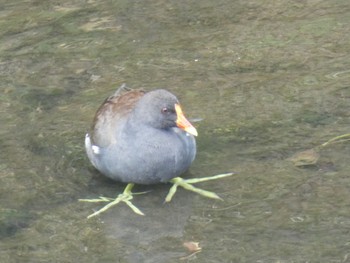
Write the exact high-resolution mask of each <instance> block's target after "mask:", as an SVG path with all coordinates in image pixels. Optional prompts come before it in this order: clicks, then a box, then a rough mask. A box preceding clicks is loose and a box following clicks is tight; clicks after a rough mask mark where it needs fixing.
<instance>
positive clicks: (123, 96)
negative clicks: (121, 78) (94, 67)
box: [91, 85, 145, 147]
mask: <svg viewBox="0 0 350 263" xmlns="http://www.w3.org/2000/svg"><path fill="white" fill-rule="evenodd" d="M144 94H145V91H143V90H131V89H128V88H126V87H125V86H124V85H123V86H121V87H120V88H119V89H118V90H117V91H116V92H115V93H114V94H113V95H112V96H110V97H108V98H107V99H106V100H105V101H104V102H103V103H102V105H101V106H100V107H99V108H98V110H97V112H96V114H95V117H94V121H93V124H92V132H91V138H92V143H93V144H94V145H97V146H100V147H106V146H108V145H110V144H111V143H115V142H116V141H115V137H114V135H115V134H116V129H118V124H120V122H121V120H122V119H125V118H127V116H128V115H129V114H130V112H131V111H132V109H133V108H134V106H135V104H136V103H137V102H138V100H139V99H140V98H141V97H142V96H143V95H144Z"/></svg>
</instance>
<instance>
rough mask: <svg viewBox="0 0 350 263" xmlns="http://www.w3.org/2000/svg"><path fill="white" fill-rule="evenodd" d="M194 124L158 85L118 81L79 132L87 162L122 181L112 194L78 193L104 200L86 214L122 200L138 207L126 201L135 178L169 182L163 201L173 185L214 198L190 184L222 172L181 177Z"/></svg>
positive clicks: (192, 146)
mask: <svg viewBox="0 0 350 263" xmlns="http://www.w3.org/2000/svg"><path fill="white" fill-rule="evenodd" d="M194 136H197V130H196V129H195V128H194V127H193V126H192V124H191V123H190V122H189V121H188V120H187V119H186V118H185V116H184V114H183V112H182V109H181V107H180V104H179V101H178V99H177V98H176V97H175V95H173V94H172V93H170V92H169V91H166V90H164V89H157V90H153V91H149V92H145V91H143V90H132V89H129V88H127V87H126V85H125V84H124V85H122V86H121V87H120V88H119V89H118V90H117V91H116V92H115V93H114V94H113V95H112V96H110V97H108V98H107V99H106V100H105V101H104V102H103V103H102V105H101V106H100V107H99V109H98V110H97V112H96V115H95V118H94V121H93V125H92V129H91V133H90V134H86V136H85V149H86V153H87V156H88V158H89V160H90V162H91V163H92V164H93V166H94V167H95V168H96V169H97V170H98V171H100V172H101V173H102V174H104V175H105V176H107V177H109V178H111V179H113V180H115V181H120V182H123V183H127V184H128V185H127V186H126V188H125V190H124V192H123V193H122V194H119V195H118V197H117V198H107V197H100V198H98V199H80V201H88V202H109V204H107V205H106V206H105V207H103V208H102V209H100V210H99V211H97V212H95V213H93V214H91V215H90V216H89V217H92V216H95V215H97V214H100V213H101V212H103V211H105V210H107V209H108V208H109V207H111V206H113V205H116V204H118V203H119V202H121V201H122V202H125V203H126V204H127V205H128V206H129V207H130V208H131V209H132V210H133V211H134V212H135V213H137V214H140V215H143V213H142V212H141V211H140V209H138V208H137V207H136V206H135V205H133V204H132V203H131V201H130V200H131V199H132V198H133V197H132V193H131V189H132V188H133V185H134V184H135V183H136V184H157V183H167V182H171V183H173V184H174V185H173V187H172V188H171V189H170V191H169V194H168V196H167V197H166V202H169V201H170V200H171V198H172V196H173V195H174V194H175V192H176V189H177V186H182V187H184V188H185V189H187V190H191V191H194V192H197V193H199V194H201V195H204V196H207V197H210V198H216V199H220V197H219V196H218V195H216V194H215V193H213V192H209V191H206V190H202V189H199V188H196V187H194V186H192V185H191V184H193V183H197V182H203V181H208V180H213V179H217V178H222V177H226V176H229V175H231V173H230V174H223V175H217V176H212V177H205V178H201V179H188V180H185V179H182V178H180V177H177V176H179V175H180V174H182V173H184V172H185V171H186V170H187V169H188V168H189V167H190V165H191V163H192V162H193V160H194V158H195V155H196V141H195V138H194Z"/></svg>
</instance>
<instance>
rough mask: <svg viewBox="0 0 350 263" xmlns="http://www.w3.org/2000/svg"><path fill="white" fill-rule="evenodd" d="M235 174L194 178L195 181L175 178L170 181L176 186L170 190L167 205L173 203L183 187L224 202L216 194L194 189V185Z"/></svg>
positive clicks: (166, 200)
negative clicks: (178, 189)
mask: <svg viewBox="0 0 350 263" xmlns="http://www.w3.org/2000/svg"><path fill="white" fill-rule="evenodd" d="M233 174H234V173H226V174H218V175H214V176H210V177H204V178H193V179H182V178H181V177H175V178H173V179H171V180H170V182H171V183H173V184H174V185H173V186H172V187H171V188H170V190H169V193H168V195H167V196H166V198H165V202H166V203H167V202H170V201H171V199H172V198H173V196H174V194H175V193H176V190H177V187H178V186H181V187H182V188H185V189H186V190H189V191H192V192H195V193H197V194H200V195H203V196H205V197H209V198H213V199H219V200H222V198H221V197H219V196H218V195H217V194H216V193H214V192H210V191H207V190H203V189H200V188H197V187H194V186H193V185H192V184H195V183H201V182H206V181H210V180H216V179H220V178H225V177H228V176H231V175H233Z"/></svg>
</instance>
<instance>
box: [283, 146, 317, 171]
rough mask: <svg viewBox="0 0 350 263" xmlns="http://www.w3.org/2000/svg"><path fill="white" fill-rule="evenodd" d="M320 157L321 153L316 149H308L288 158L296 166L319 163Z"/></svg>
mask: <svg viewBox="0 0 350 263" xmlns="http://www.w3.org/2000/svg"><path fill="white" fill-rule="evenodd" d="M319 158H320V154H319V153H318V152H317V151H316V150H314V149H310V150H306V151H302V152H297V153H295V154H294V155H293V156H292V157H290V158H288V160H289V161H291V162H292V163H293V164H294V165H295V166H297V167H300V166H309V165H314V164H316V163H317V161H318V159H319Z"/></svg>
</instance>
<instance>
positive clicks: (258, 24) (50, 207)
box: [0, 0, 350, 263]
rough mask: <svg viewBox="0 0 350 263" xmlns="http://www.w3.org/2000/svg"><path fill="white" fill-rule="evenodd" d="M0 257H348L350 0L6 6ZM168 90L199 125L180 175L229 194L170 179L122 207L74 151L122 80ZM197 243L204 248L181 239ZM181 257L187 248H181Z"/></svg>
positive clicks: (0, 87)
mask: <svg viewBox="0 0 350 263" xmlns="http://www.w3.org/2000/svg"><path fill="white" fill-rule="evenodd" d="M1 7H2V8H1V10H0V34H1V35H0V39H1V41H0V42H1V45H0V74H1V83H0V94H1V96H0V113H1V114H0V123H1V129H0V149H1V152H0V168H1V169H0V180H1V181H0V198H1V199H0V239H1V242H0V262H4V263H7V262H11V263H12V262H33V263H34V262H35V263H37V262H187V261H193V262H349V261H350V252H349V251H350V176H349V171H350V162H349V150H350V146H349V143H347V142H344V143H340V144H335V145H332V146H330V147H328V148H326V149H324V150H322V152H321V157H320V160H319V162H318V163H317V164H316V165H314V166H310V167H305V168H300V167H295V166H294V165H293V164H292V163H291V162H290V161H288V160H287V159H288V158H289V157H290V156H292V155H293V154H294V153H296V152H299V151H303V150H307V149H311V148H313V147H315V146H317V145H319V144H321V143H323V142H325V141H327V140H329V139H330V138H332V137H334V136H337V135H340V134H344V133H348V132H349V123H350V120H349V117H350V113H349V112H350V111H349V105H350V86H349V83H350V45H349V43H350V25H349V21H350V3H349V1H348V0H339V1H316V0H315V1H287V0H285V1H282V0H281V1H258V0H255V1H254V0H253V1H229V0H223V1H159V0H155V1H126V0H125V1H124V0H117V1H107V0H105V1H93V0H92V1H80V0H77V1H13V0H12V1H2V3H1ZM124 82H126V83H127V84H128V85H129V86H130V87H145V88H146V89H147V90H151V89H153V88H155V87H166V88H167V89H169V90H170V91H172V92H173V93H175V94H176V95H177V96H178V97H179V98H180V100H181V102H182V104H183V106H184V108H185V111H186V114H187V116H188V117H190V118H203V121H201V122H199V123H196V126H197V128H198V131H199V137H198V140H197V142H198V156H197V159H196V161H195V163H194V164H193V166H192V168H191V171H190V173H189V174H188V176H193V177H200V176H209V175H213V174H218V173H222V172H227V171H235V172H237V175H235V176H233V177H231V178H227V179H223V180H221V181H212V182H207V183H203V184H202V185H201V187H203V188H205V189H209V190H212V191H216V192H217V193H219V194H220V195H221V196H222V197H223V198H224V202H220V201H213V200H208V199H205V198H203V197H200V196H197V195H195V194H192V193H189V192H185V191H183V190H180V191H179V192H178V193H177V195H176V196H175V198H174V199H173V201H172V202H171V203H170V204H169V205H163V199H164V197H165V195H166V192H167V190H168V189H169V186H168V185H160V186H152V187H147V188H145V187H140V186H139V187H138V188H137V190H144V189H147V190H150V189H151V190H152V192H151V193H148V194H147V195H142V196H137V197H136V198H135V201H134V202H135V204H137V205H138V206H139V207H140V208H141V209H142V210H143V211H144V212H145V213H146V216H145V217H140V216H137V215H135V214H133V213H132V212H131V211H130V210H129V209H128V208H127V207H125V206H123V205H121V206H119V207H115V208H113V209H112V210H110V211H109V212H107V213H105V214H103V215H101V216H100V217H97V218H95V219H91V220H86V216H87V215H89V214H91V213H92V211H93V209H97V208H99V206H98V205H93V204H85V203H79V202H78V201H77V200H78V199H79V198H88V197H96V196H98V195H100V194H102V195H105V196H116V195H117V193H118V192H120V191H122V190H123V187H124V185H121V184H118V183H113V182H111V181H108V180H107V179H104V178H103V177H102V176H100V175H99V174H98V173H97V172H96V171H94V170H93V169H92V168H91V165H90V164H89V163H88V160H87V158H86V157H85V153H84V149H83V138H84V134H85V132H86V131H87V129H88V127H89V125H90V122H91V120H92V116H93V114H94V112H95V110H96V109H97V107H98V106H99V104H100V103H101V101H102V100H103V99H104V98H105V97H106V96H108V95H109V94H111V93H112V92H113V91H114V89H115V88H116V87H118V86H119V85H120V84H121V83H124ZM186 241H194V242H200V246H201V247H202V251H201V252H200V253H197V254H195V255H192V256H189V255H190V254H191V252H189V251H187V250H186V249H185V248H184V247H183V245H182V244H183V243H184V242H186ZM187 256H189V257H187Z"/></svg>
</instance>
